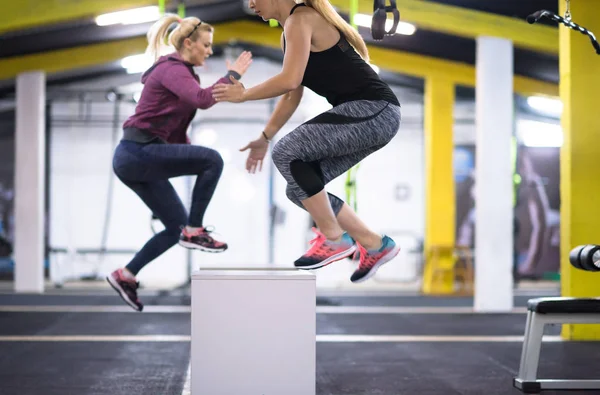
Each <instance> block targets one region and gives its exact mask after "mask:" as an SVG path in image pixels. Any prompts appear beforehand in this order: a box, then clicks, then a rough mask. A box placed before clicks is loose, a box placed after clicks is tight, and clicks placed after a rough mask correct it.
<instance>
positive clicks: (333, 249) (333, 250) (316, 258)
mask: <svg viewBox="0 0 600 395" xmlns="http://www.w3.org/2000/svg"><path fill="white" fill-rule="evenodd" d="M312 230H313V232H315V233H316V235H317V236H316V237H315V238H314V239H312V240H311V241H310V243H311V244H312V247H311V248H310V249H309V250H308V251H307V252H306V253H305V254H304V255H302V256H301V257H300V258H298V259H297V260H296V261H295V262H294V266H296V267H297V268H298V269H318V268H320V267H323V266H326V265H329V264H330V263H332V262H335V261H339V260H341V259H344V258H347V257H349V256H350V255H352V254H354V252H355V251H356V243H355V242H354V240H353V239H352V237H350V236H349V235H348V233H345V232H344V234H343V235H342V239H341V240H340V241H338V242H335V241H331V240H327V238H326V237H325V235H324V234H322V233H321V232H319V231H318V230H317V229H316V228H313V229H312Z"/></svg>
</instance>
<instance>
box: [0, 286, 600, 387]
mask: <svg viewBox="0 0 600 395" xmlns="http://www.w3.org/2000/svg"><path fill="white" fill-rule="evenodd" d="M152 297H153V296H152V295H146V296H144V300H145V301H146V302H147V303H148V300H151V298H152ZM154 297H155V300H154V304H156V305H169V304H170V303H167V302H171V301H175V300H181V295H179V296H175V295H162V296H160V295H158V296H157V295H154ZM529 298H530V297H521V296H518V297H516V300H515V301H516V302H517V301H518V302H519V303H518V304H517V305H525V301H526V300H527V299H529ZM48 299H49V300H48ZM325 299H326V300H329V301H335V302H336V303H340V305H343V306H450V307H456V306H471V305H472V299H470V298H438V297H436V298H427V297H422V296H388V297H358V296H356V297H331V298H325ZM325 299H322V300H325ZM521 299H524V301H522V300H521ZM172 304H173V305H177V304H178V303H172ZM318 304H319V305H331V304H326V303H318ZM7 305H12V306H19V305H22V306H26V305H29V306H36V305H40V306H48V305H62V306H69V305H79V306H84V305H91V306H93V305H95V306H98V305H115V306H119V307H121V306H123V304H122V303H121V302H120V299H118V298H117V297H115V296H114V295H113V296H110V294H107V295H106V296H93V295H92V296H75V295H69V296H59V295H44V296H40V295H8V294H3V295H0V307H1V306H7ZM184 305H185V304H184ZM524 325H525V314H522V313H511V314H465V313H460V314H447V313H443V314H442V313H435V314H430V313H428V314H415V313H393V314H370V313H369V314H357V313H351V314H348V313H341V314H340V313H319V314H318V315H317V333H318V334H319V335H329V334H334V335H414V336H432V337H433V336H449V335H454V336H522V335H523V332H524ZM559 329H560V327H549V328H547V331H546V333H547V334H549V335H558V334H559ZM189 334H190V314H189V313H182V312H169V313H151V312H144V313H135V312H15V311H1V310H0V394H2V395H30V394H31V395H70V394H73V395H75V394H77V395H88V394H93V395H103V394H107V395H120V394H124V395H125V394H127V395H129V394H144V395H181V394H182V391H183V389H184V382H185V379H186V373H187V368H188V362H189V356H190V348H189V340H188V339H187V338H186V337H188V336H189ZM78 335H79V336H140V335H175V336H182V337H183V338H182V339H179V340H173V341H139V340H138V341H127V340H126V339H124V340H119V339H112V340H111V341H85V342H83V341H77V340H76V339H75V340H69V339H62V340H63V341H51V339H50V340H49V339H46V340H45V341H37V340H40V339H39V337H40V336H78ZM11 336H31V338H29V339H21V341H13V340H14V339H13V340H11V339H10V337H11ZM431 340H432V341H416V342H411V341H401V342H395V341H389V342H362V343H361V342H340V343H337V342H327V341H325V342H321V341H319V342H318V343H317V383H316V386H317V394H318V395H363V394H364V395H366V394H369V395H400V394H402V395H404V394H406V395H430V394H431V395H434V394H435V395H459V394H460V395H484V394H485V395H500V394H515V395H516V394H519V393H520V392H519V391H517V390H516V389H514V388H513V387H512V378H513V377H514V376H515V374H516V373H517V370H518V364H519V358H520V353H521V342H520V341H514V340H513V341H511V340H509V339H508V340H507V341H502V342H497V341H496V342H492V341H488V342H481V341H469V342H449V341H443V342H440V341H434V340H435V339H434V338H432V339H431ZM598 355H600V343H595V342H594V343H591V342H548V343H544V344H543V346H542V353H541V362H540V375H541V376H542V377H560V378H583V379H585V378H597V377H598V376H600V374H598V372H597V368H596V366H597V356H598ZM581 393H590V394H594V393H598V392H597V391H596V392H594V391H589V392H578V394H581ZM543 394H560V395H562V394H568V392H560V393H559V392H544V393H543ZM236 395H237V394H236ZM239 395H246V394H239ZM282 395H285V394H282Z"/></svg>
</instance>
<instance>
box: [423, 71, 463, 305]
mask: <svg viewBox="0 0 600 395" xmlns="http://www.w3.org/2000/svg"><path fill="white" fill-rule="evenodd" d="M454 91H455V87H454V83H453V82H452V81H450V80H447V79H445V78H444V77H442V76H431V77H428V78H427V79H426V80H425V179H426V189H425V200H426V204H425V243H424V244H425V246H424V247H425V257H426V259H428V257H429V254H430V252H431V251H432V247H433V246H443V247H454V242H455V226H456V224H455V216H456V214H455V212H456V196H455V194H454V189H455V188H454V174H453V150H454V141H453V138H452V135H453V133H452V129H453V125H454V119H453V112H454V97H455V95H454ZM438 263H439V266H442V267H450V266H451V265H452V255H451V254H449V253H445V254H442V255H440V260H438ZM434 269H435V268H433V267H432V265H431V261H430V260H428V261H426V262H425V271H424V274H423V292H424V293H426V294H449V293H452V292H453V291H454V278H453V275H452V273H451V272H446V273H445V274H440V273H435V272H434Z"/></svg>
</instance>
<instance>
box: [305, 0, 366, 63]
mask: <svg viewBox="0 0 600 395" xmlns="http://www.w3.org/2000/svg"><path fill="white" fill-rule="evenodd" d="M304 4H306V5H307V6H309V7H311V8H314V10H315V11H317V12H318V13H319V14H321V16H322V17H323V18H325V20H326V21H327V22H329V23H331V24H332V25H333V26H335V27H336V28H337V29H338V30H340V31H341V32H342V33H343V34H344V36H346V39H347V40H348V42H349V43H350V45H352V46H353V47H354V49H355V50H356V52H358V53H359V55H360V56H361V57H362V58H363V59H364V60H365V61H366V62H368V61H369V51H368V49H367V44H365V41H364V40H363V38H362V37H361V36H360V34H358V32H357V31H356V29H354V28H353V27H352V26H350V25H349V24H348V23H347V22H346V21H345V20H344V19H343V18H342V17H341V16H340V15H339V14H338V13H337V11H336V10H335V9H334V8H333V6H332V5H331V3H329V1H328V0H304Z"/></svg>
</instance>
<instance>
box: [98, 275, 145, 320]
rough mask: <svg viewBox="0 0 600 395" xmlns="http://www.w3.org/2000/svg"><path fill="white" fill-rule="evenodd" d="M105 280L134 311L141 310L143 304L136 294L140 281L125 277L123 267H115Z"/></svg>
mask: <svg viewBox="0 0 600 395" xmlns="http://www.w3.org/2000/svg"><path fill="white" fill-rule="evenodd" d="M106 281H108V283H109V284H110V286H111V287H113V289H114V290H115V291H117V293H118V294H119V296H121V298H122V299H123V300H124V301H125V303H127V304H128V305H129V306H131V307H132V308H133V309H134V310H136V311H142V310H143V309H144V305H143V304H142V303H141V302H140V300H139V299H138V296H137V289H138V288H139V286H140V283H139V282H137V281H136V280H135V279H131V278H128V277H126V276H125V275H124V274H123V269H117V270H115V271H114V272H112V273H111V274H109V275H108V276H107V277H106Z"/></svg>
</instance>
